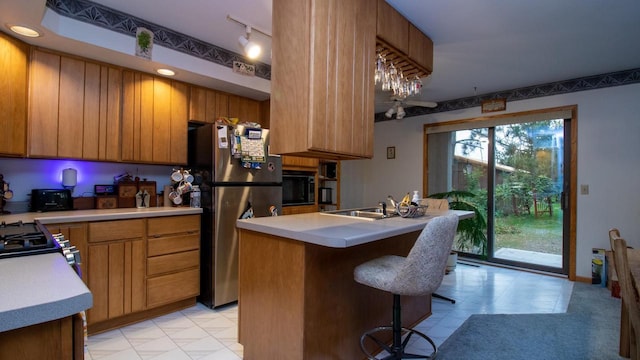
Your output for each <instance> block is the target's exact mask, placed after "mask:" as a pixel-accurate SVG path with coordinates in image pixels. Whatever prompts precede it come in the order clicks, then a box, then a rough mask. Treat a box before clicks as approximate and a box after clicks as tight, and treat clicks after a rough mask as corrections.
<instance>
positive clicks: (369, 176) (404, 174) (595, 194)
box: [341, 84, 640, 278]
mask: <svg viewBox="0 0 640 360" xmlns="http://www.w3.org/2000/svg"><path fill="white" fill-rule="evenodd" d="M574 104H575V105H578V134H577V141H578V175H577V176H578V178H577V183H578V185H580V184H587V185H589V194H588V195H578V198H577V219H576V222H577V240H576V241H577V260H576V275H577V276H579V277H586V278H590V277H591V249H592V248H606V249H608V248H609V247H610V246H609V238H608V230H609V228H611V227H617V228H619V229H620V232H621V234H622V236H623V237H624V238H625V239H626V240H627V242H628V243H629V244H630V246H634V247H640V195H639V194H640V189H639V188H636V186H638V187H640V160H639V159H638V156H639V155H640V84H632V85H625V86H618V87H611V88H605V89H598V90H589V91H581V92H575V93H570V94H563V95H555V96H549V97H543V98H536V99H529V100H522V101H517V102H510V103H507V112H509V113H511V112H521V111H528V110H535V109H544V108H551V107H557V106H566V105H574ZM496 114H499V113H496ZM480 115H481V113H480V108H479V107H476V108H471V109H464V110H459V111H450V112H445V113H437V114H432V115H425V116H420V117H412V118H405V119H403V120H392V121H385V122H380V123H376V125H375V141H374V144H375V149H374V157H373V159H371V160H355V161H343V162H342V177H341V186H342V187H341V200H342V206H343V207H345V208H346V207H358V206H365V205H372V204H375V202H377V201H378V200H381V199H384V198H385V197H386V195H388V194H391V195H393V196H395V197H396V198H397V197H401V196H402V195H403V194H404V193H406V192H407V191H411V190H421V191H422V157H423V154H422V152H423V136H422V130H423V124H425V123H434V122H441V121H449V120H457V119H468V118H473V117H478V116H480ZM387 146H395V147H396V158H395V159H393V160H388V159H387V158H386V148H387ZM578 187H579V186H578ZM345 189H347V191H345ZM356 189H360V191H356Z"/></svg>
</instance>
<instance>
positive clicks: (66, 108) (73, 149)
mask: <svg viewBox="0 0 640 360" xmlns="http://www.w3.org/2000/svg"><path fill="white" fill-rule="evenodd" d="M59 91H60V98H59V105H58V118H57V121H58V137H57V139H58V153H57V155H58V157H63V158H73V159H80V158H82V145H81V144H82V143H83V142H82V133H83V131H82V130H83V124H82V122H83V111H82V109H83V108H84V61H81V60H78V59H73V58H67V57H61V58H60V89H59Z"/></svg>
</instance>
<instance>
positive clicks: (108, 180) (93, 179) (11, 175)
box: [0, 158, 172, 212]
mask: <svg viewBox="0 0 640 360" xmlns="http://www.w3.org/2000/svg"><path fill="white" fill-rule="evenodd" d="M69 167H71V168H74V169H76V170H78V185H77V186H76V187H75V189H74V191H73V196H75V197H81V196H93V186H94V185H96V184H98V185H108V184H113V177H114V176H117V175H120V174H123V173H125V172H128V173H129V174H131V176H133V177H135V176H138V177H140V179H145V178H146V179H147V180H148V181H155V182H156V187H157V190H158V192H160V191H162V189H163V187H164V185H170V184H171V179H170V178H169V176H170V175H171V169H172V167H171V166H158V165H142V164H124V163H103V162H90V161H78V160H43V159H12V158H0V174H3V175H4V181H5V182H8V183H9V186H10V189H11V191H13V194H14V197H13V199H11V200H9V201H8V202H7V207H6V209H7V210H9V211H13V212H19V211H24V208H23V207H24V206H25V204H22V203H24V202H27V201H28V200H29V195H30V194H31V189H62V170H63V169H66V168H69Z"/></svg>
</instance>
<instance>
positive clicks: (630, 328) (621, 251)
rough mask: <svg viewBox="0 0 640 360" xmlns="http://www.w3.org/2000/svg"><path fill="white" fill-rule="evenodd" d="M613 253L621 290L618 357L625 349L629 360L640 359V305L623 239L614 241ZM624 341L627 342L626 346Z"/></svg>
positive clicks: (623, 353)
mask: <svg viewBox="0 0 640 360" xmlns="http://www.w3.org/2000/svg"><path fill="white" fill-rule="evenodd" d="M613 253H614V256H615V262H616V267H617V269H618V281H619V282H620V288H621V290H622V306H623V309H622V311H623V316H621V317H622V320H621V322H620V325H621V326H620V355H622V356H625V353H626V349H627V348H628V349H630V354H626V355H631V359H640V353H639V352H638V344H640V306H639V305H640V304H638V291H637V289H636V287H635V286H634V281H633V278H632V275H631V269H630V267H629V259H628V255H627V242H626V241H625V240H624V239H623V238H620V237H618V238H616V239H614V249H613ZM625 311H626V313H627V314H628V318H627V319H628V321H625V319H624V318H625V316H624V313H625ZM625 339H628V340H629V344H628V345H627V344H626V341H625Z"/></svg>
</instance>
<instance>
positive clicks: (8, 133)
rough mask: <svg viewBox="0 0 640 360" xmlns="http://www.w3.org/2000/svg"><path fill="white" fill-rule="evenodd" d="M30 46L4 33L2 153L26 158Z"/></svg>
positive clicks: (0, 49) (0, 48)
mask: <svg viewBox="0 0 640 360" xmlns="http://www.w3.org/2000/svg"><path fill="white" fill-rule="evenodd" d="M28 54H29V47H28V45H27V44H25V43H23V42H21V41H18V40H16V39H14V38H12V37H10V36H8V35H5V34H4V33H0V68H2V69H5V71H2V72H1V73H0V89H2V96H0V129H2V133H3V134H2V141H1V142H0V154H2V155H9V156H24V155H26V153H27V149H26V144H27V68H28V61H29V59H28V58H29V55H28Z"/></svg>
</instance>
